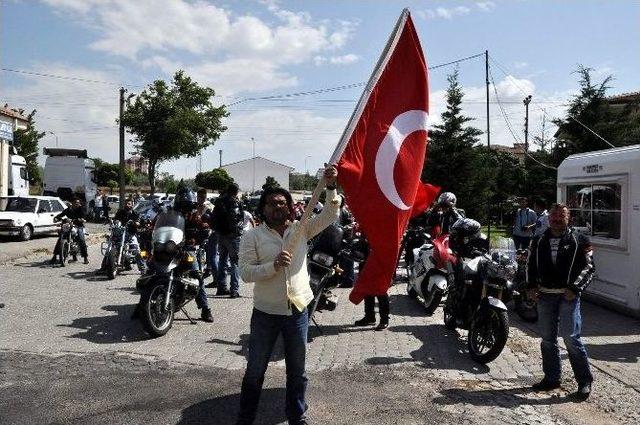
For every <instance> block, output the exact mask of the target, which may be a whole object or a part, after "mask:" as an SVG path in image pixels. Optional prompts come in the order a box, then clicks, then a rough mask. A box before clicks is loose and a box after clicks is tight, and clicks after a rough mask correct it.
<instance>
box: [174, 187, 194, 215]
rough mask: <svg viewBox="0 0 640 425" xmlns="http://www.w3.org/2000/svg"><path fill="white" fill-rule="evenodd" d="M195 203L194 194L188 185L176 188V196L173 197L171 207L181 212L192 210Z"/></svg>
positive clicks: (185, 212)
mask: <svg viewBox="0 0 640 425" xmlns="http://www.w3.org/2000/svg"><path fill="white" fill-rule="evenodd" d="M196 205H197V198H196V194H195V193H194V192H193V190H191V189H189V188H188V187H185V186H182V187H179V188H178V191H177V193H176V197H175V198H174V199H173V209H174V210H175V211H178V212H179V213H181V214H187V213H188V212H191V211H193V209H195V208H196Z"/></svg>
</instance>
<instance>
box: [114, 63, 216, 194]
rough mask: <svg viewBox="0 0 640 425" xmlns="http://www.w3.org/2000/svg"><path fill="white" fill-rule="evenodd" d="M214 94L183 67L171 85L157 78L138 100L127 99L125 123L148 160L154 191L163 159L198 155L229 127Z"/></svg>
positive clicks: (139, 151)
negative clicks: (213, 101)
mask: <svg viewBox="0 0 640 425" xmlns="http://www.w3.org/2000/svg"><path fill="white" fill-rule="evenodd" d="M214 95H215V91H214V90H213V89H211V88H209V87H201V86H199V85H198V84H197V83H196V82H195V81H192V80H191V78H190V77H188V76H187V75H186V74H185V73H184V71H178V72H176V73H175V75H174V77H173V81H172V82H171V86H169V85H167V83H166V82H164V81H162V80H156V81H154V82H153V83H152V84H150V85H149V86H148V87H147V88H146V89H145V90H144V91H143V92H142V93H141V94H140V95H139V96H137V97H136V98H135V101H133V102H131V100H129V101H127V108H126V111H125V112H124V114H123V117H122V123H123V124H124V126H125V128H126V129H127V130H128V131H129V132H130V133H131V134H133V135H134V136H135V139H134V143H135V147H136V149H137V151H138V153H139V154H140V155H141V156H142V157H144V158H147V159H148V160H149V168H148V171H149V185H150V186H151V193H152V194H153V193H154V192H155V184H156V181H155V180H156V172H157V169H158V165H159V164H160V163H161V162H163V161H167V160H170V159H178V158H180V157H183V156H186V157H195V156H196V155H198V153H199V152H200V151H201V150H203V149H205V148H207V147H209V146H211V145H212V144H213V143H214V142H215V141H216V140H218V138H219V137H220V135H221V134H222V132H224V131H225V130H226V129H227V128H226V127H224V126H223V125H222V123H221V120H222V118H224V117H226V116H228V113H227V112H226V109H225V107H224V105H223V106H220V107H214V106H213V105H212V104H211V98H212V97H213V96H214Z"/></svg>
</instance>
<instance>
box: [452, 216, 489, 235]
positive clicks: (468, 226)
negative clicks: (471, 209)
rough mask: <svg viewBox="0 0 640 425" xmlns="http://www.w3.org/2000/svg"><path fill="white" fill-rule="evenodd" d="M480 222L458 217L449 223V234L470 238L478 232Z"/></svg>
mask: <svg viewBox="0 0 640 425" xmlns="http://www.w3.org/2000/svg"><path fill="white" fill-rule="evenodd" d="M480 228H481V226H480V223H478V222H477V221H475V220H473V219H471V218H460V219H458V220H456V222H455V223H453V224H452V225H451V229H449V234H450V235H451V236H452V237H454V238H455V237H462V238H471V237H474V236H476V235H478V233H480Z"/></svg>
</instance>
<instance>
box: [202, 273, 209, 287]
mask: <svg viewBox="0 0 640 425" xmlns="http://www.w3.org/2000/svg"><path fill="white" fill-rule="evenodd" d="M209 276H211V269H204V272H203V273H202V278H203V279H206V278H208V277H209ZM207 288H208V286H207Z"/></svg>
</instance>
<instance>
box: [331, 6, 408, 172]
mask: <svg viewBox="0 0 640 425" xmlns="http://www.w3.org/2000/svg"><path fill="white" fill-rule="evenodd" d="M408 17H409V9H406V8H405V9H403V10H402V13H401V14H400V17H399V18H398V21H397V22H396V25H395V27H394V28H393V31H392V32H391V35H389V39H388V40H387V44H386V45H385V47H384V50H383V51H382V53H381V54H380V57H379V58H378V62H377V63H376V66H375V68H374V69H373V73H372V74H371V77H369V81H368V82H367V85H366V86H365V88H364V90H363V91H362V95H360V100H358V104H357V106H356V109H354V111H353V113H352V114H351V118H349V121H348V123H347V126H346V127H345V129H344V131H343V133H342V137H340V141H339V142H338V145H337V146H336V149H335V150H334V151H333V155H331V159H330V160H329V164H333V165H335V164H336V163H337V162H338V159H339V158H340V157H341V156H342V154H343V153H344V150H345V148H346V147H347V143H348V142H349V139H351V135H352V134H353V131H354V130H355V127H356V125H357V124H358V121H360V116H361V115H362V111H363V110H364V108H365V106H367V102H368V101H369V96H370V95H371V91H372V90H373V88H374V87H375V86H376V84H377V83H378V80H379V79H380V75H382V72H383V71H384V69H385V67H386V66H387V63H388V62H389V58H390V57H391V53H393V50H394V49H395V47H396V44H398V40H399V39H400V35H402V29H403V28H404V24H405V22H406V21H407V18H408Z"/></svg>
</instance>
